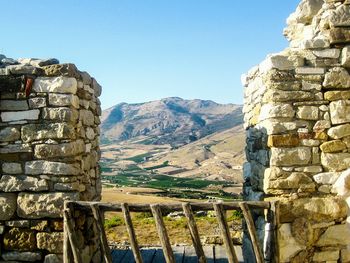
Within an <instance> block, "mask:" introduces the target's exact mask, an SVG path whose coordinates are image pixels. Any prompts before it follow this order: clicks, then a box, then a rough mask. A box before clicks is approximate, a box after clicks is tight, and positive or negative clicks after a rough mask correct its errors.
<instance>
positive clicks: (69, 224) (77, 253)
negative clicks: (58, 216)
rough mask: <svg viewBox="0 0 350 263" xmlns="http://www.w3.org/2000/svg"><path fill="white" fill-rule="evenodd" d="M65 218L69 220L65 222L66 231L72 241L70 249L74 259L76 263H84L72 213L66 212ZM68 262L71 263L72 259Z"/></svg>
mask: <svg viewBox="0 0 350 263" xmlns="http://www.w3.org/2000/svg"><path fill="white" fill-rule="evenodd" d="M64 217H65V218H67V221H66V222H65V223H66V224H65V227H64V231H65V232H66V233H67V235H68V237H69V241H70V247H71V250H72V253H73V258H74V262H75V263H83V261H82V259H81V254H80V251H79V247H78V241H77V238H76V235H75V233H74V232H75V231H74V223H73V218H72V216H71V213H70V211H69V210H66V211H64ZM68 260H69V261H68V262H70V258H68Z"/></svg>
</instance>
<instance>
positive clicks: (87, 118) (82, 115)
mask: <svg viewBox="0 0 350 263" xmlns="http://www.w3.org/2000/svg"><path fill="white" fill-rule="evenodd" d="M79 120H81V121H82V123H83V125H87V126H93V125H94V124H95V119H94V114H93V113H92V112H91V111H89V110H80V111H79Z"/></svg>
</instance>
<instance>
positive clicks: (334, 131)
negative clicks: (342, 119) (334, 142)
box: [327, 124, 350, 139]
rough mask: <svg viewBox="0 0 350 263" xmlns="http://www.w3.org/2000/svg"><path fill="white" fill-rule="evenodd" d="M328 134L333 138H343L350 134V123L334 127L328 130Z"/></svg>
mask: <svg viewBox="0 0 350 263" xmlns="http://www.w3.org/2000/svg"><path fill="white" fill-rule="evenodd" d="M327 134H328V136H329V137H331V138H333V139H341V138H344V137H347V136H349V135H350V124H343V125H338V126H335V127H332V128H330V129H329V130H328V132H327Z"/></svg>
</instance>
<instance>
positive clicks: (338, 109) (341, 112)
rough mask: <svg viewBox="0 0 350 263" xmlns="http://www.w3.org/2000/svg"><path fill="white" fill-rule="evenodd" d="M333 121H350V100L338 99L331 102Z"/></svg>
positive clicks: (340, 122)
mask: <svg viewBox="0 0 350 263" xmlns="http://www.w3.org/2000/svg"><path fill="white" fill-rule="evenodd" d="M329 108H330V114H331V121H332V123H333V124H342V123H347V122H350V102H349V101H346V100H337V101H332V102H331V103H330V107H329Z"/></svg>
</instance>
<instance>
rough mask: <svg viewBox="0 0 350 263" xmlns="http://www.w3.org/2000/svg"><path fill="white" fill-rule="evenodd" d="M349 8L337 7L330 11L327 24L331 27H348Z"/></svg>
mask: <svg viewBox="0 0 350 263" xmlns="http://www.w3.org/2000/svg"><path fill="white" fill-rule="evenodd" d="M349 14H350V6H349V5H339V6H338V7H337V8H336V9H333V10H331V12H330V15H329V24H330V26H331V27H350V16H349Z"/></svg>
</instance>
